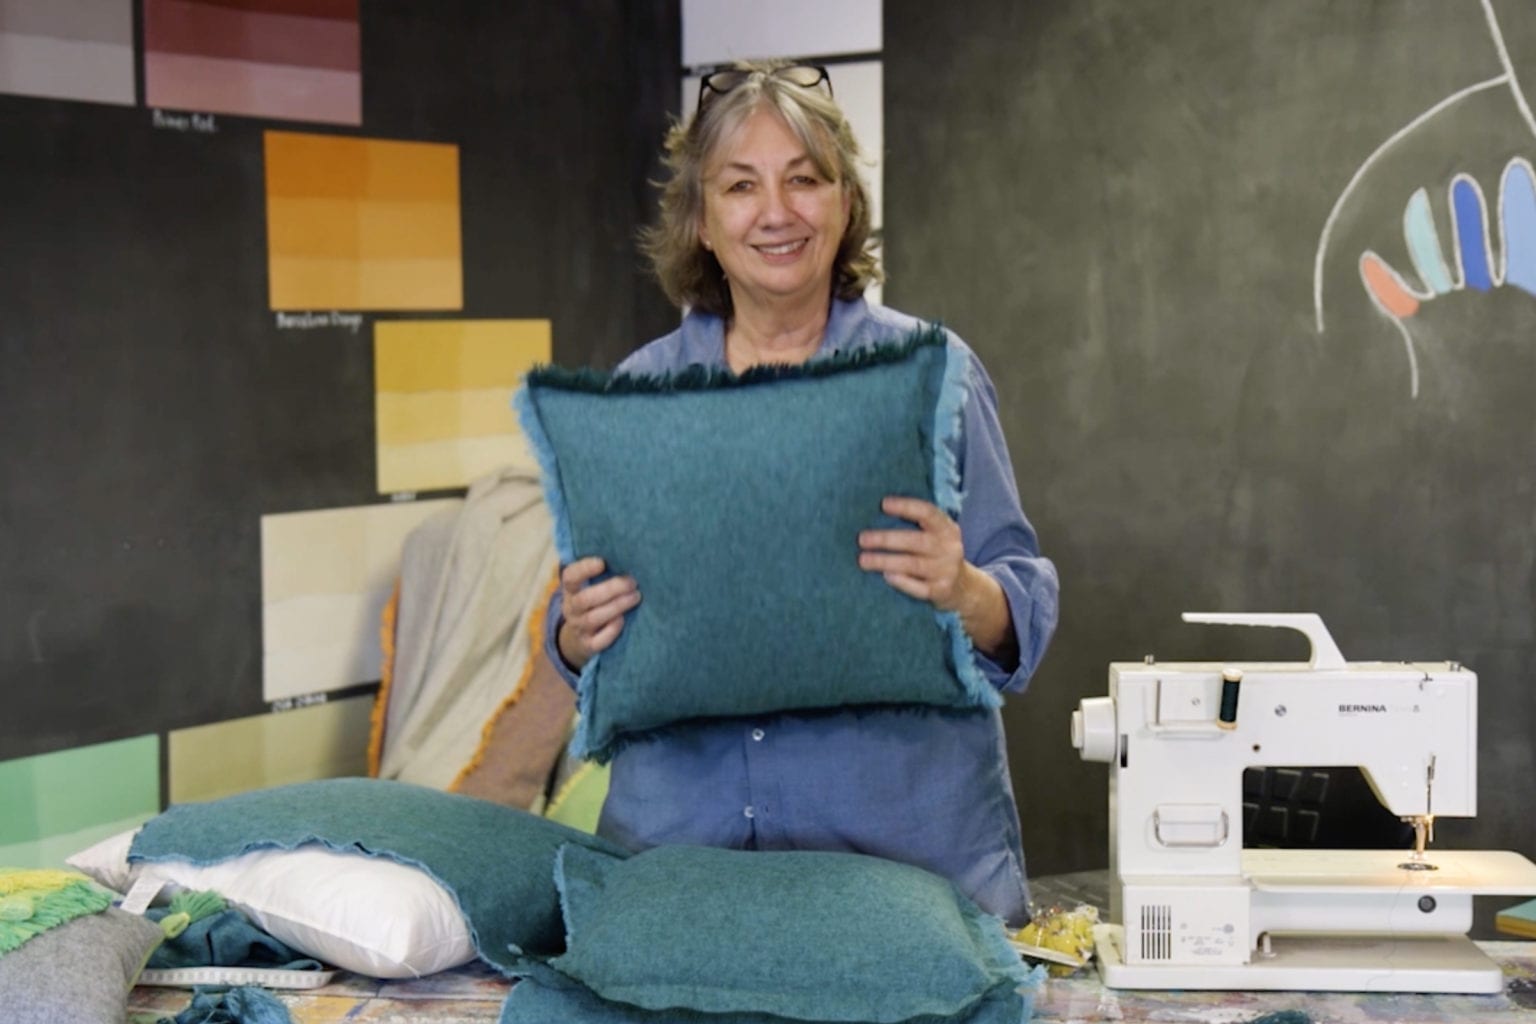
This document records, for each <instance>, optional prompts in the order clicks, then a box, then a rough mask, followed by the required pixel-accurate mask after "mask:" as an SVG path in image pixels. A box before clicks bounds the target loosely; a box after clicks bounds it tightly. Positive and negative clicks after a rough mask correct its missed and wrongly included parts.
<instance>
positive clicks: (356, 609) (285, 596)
mask: <svg viewBox="0 0 1536 1024" xmlns="http://www.w3.org/2000/svg"><path fill="white" fill-rule="evenodd" d="M460 504H461V502H460V501H459V500H458V499H457V498H452V499H446V500H442V501H408V502H396V503H393V504H389V505H364V506H361V507H358V508H342V509H324V510H321V511H317V512H289V513H284V514H281V515H271V516H262V517H261V605H262V608H261V641H262V696H263V699H265V700H269V701H272V700H282V699H284V698H287V697H297V696H302V695H305V694H311V693H324V692H329V691H331V690H339V689H342V688H344V687H348V686H355V685H357V684H358V683H371V682H377V681H378V678H379V665H380V661H381V659H382V656H383V652H382V649H381V646H380V644H379V616H380V614H381V613H382V612H383V610H384V604H385V602H387V601H388V600H389V595H390V593H391V592H392V591H393V589H394V585H395V577H396V576H397V575H398V574H399V569H400V552H401V549H402V547H403V545H404V544H405V538H406V537H407V536H408V535H409V534H410V532H411V531H412V530H414V529H415V528H416V527H417V526H419V525H421V524H422V523H423V522H425V521H426V520H427V519H428V518H430V517H431V516H433V515H435V514H437V513H438V512H441V511H444V510H446V509H452V508H457V507H458V506H459V505H460Z"/></svg>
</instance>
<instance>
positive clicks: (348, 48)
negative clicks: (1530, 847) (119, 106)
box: [144, 0, 363, 125]
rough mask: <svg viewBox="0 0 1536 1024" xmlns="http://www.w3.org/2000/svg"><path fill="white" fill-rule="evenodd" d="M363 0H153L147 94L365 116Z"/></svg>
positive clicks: (311, 114) (328, 116)
mask: <svg viewBox="0 0 1536 1024" xmlns="http://www.w3.org/2000/svg"><path fill="white" fill-rule="evenodd" d="M357 9H358V0H144V101H145V103H147V104H148V105H149V106H151V107H171V108H175V109H179V110H194V111H204V112H211V113H221V114H239V115H244V116H247V117H268V118H281V119H284V120H290V121H320V122H324V123H327V124H351V125H356V124H362V123H363V76H362V60H361V52H360V47H359V33H358V24H357Z"/></svg>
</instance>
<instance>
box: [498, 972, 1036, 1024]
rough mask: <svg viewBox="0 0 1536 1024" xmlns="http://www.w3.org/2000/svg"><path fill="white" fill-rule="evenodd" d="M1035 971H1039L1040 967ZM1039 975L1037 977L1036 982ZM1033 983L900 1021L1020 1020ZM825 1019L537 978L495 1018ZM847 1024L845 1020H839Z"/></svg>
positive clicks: (811, 1023)
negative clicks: (957, 1009)
mask: <svg viewBox="0 0 1536 1024" xmlns="http://www.w3.org/2000/svg"><path fill="white" fill-rule="evenodd" d="M1039 973H1040V974H1041V975H1042V976H1043V974H1044V972H1043V970H1040V971H1039ZM1038 983H1039V979H1036V985H1038ZM1036 991H1037V988H1036V987H1034V986H1032V987H1029V988H1025V989H1023V990H1022V991H1019V992H1014V991H1011V990H1006V989H998V990H996V991H993V992H989V993H988V994H987V995H985V996H983V997H982V998H981V1000H980V1001H978V1002H977V1003H975V1004H974V1005H973V1006H972V1007H971V1008H970V1009H968V1010H965V1011H962V1012H961V1013H958V1014H953V1015H947V1016H942V1017H928V1016H925V1017H913V1018H910V1019H909V1020H907V1021H904V1022H903V1024H1023V1022H1025V1021H1028V1020H1029V1019H1030V1018H1031V1015H1032V1014H1033V1012H1034V996H1035V992H1036ZM556 1021H558V1022H559V1024H830V1022H827V1021H822V1020H806V1021H794V1022H791V1021H788V1020H786V1018H784V1017H775V1016H772V1015H770V1014H764V1013H700V1012H698V1011H696V1010H679V1009H672V1010H642V1009H640V1008H639V1007H637V1006H630V1005H628V1004H626V1003H613V1002H609V1001H608V1000H606V999H602V998H600V997H599V996H597V995H595V994H594V993H592V992H591V991H589V990H588V989H585V988H582V987H580V986H574V987H567V988H551V987H547V986H545V985H542V984H539V983H538V982H536V981H531V980H529V981H522V982H519V983H518V984H517V985H515V986H513V988H512V992H511V994H510V995H508V996H507V1001H506V1002H505V1003H504V1004H503V1005H502V1008H501V1017H500V1024H553V1022H556ZM843 1024H847V1022H843Z"/></svg>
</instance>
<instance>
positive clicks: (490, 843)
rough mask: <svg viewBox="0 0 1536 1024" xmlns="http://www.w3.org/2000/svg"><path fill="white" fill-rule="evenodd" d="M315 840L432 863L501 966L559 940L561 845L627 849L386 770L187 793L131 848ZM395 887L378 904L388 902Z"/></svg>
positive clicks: (213, 850)
mask: <svg viewBox="0 0 1536 1024" xmlns="http://www.w3.org/2000/svg"><path fill="white" fill-rule="evenodd" d="M305 843H319V844H323V845H325V846H327V847H330V848H331V849H335V850H339V851H342V852H344V853H357V854H364V855H368V856H374V857H387V858H389V859H391V860H394V861H397V862H399V863H402V864H410V865H413V866H415V867H419V868H421V869H422V870H424V871H426V872H427V873H428V874H429V875H431V876H432V877H433V878H434V879H436V880H437V881H438V882H439V883H441V884H442V886H443V887H444V888H445V889H447V890H448V891H449V892H450V893H452V894H453V896H454V898H455V899H456V900H457V901H458V904H459V907H460V908H461V909H462V910H463V911H464V915H465V917H466V919H467V920H468V921H469V925H470V929H471V931H472V932H473V935H474V939H475V948H476V950H477V951H478V952H479V954H480V956H481V957H482V958H483V959H485V960H486V961H488V962H489V963H491V964H493V965H495V966H498V967H502V968H503V969H505V968H507V967H509V966H510V965H512V964H514V963H517V962H519V960H518V958H517V957H516V955H515V951H514V947H515V950H520V951H523V952H527V953H530V954H551V953H555V952H557V951H559V950H560V948H561V947H562V945H563V929H562V927H561V922H560V909H559V897H558V894H557V893H556V891H555V885H554V881H553V879H554V863H555V854H556V851H557V850H559V849H560V848H561V846H562V844H578V845H580V846H585V847H591V848H592V849H595V850H604V851H607V852H608V853H610V854H612V855H614V856H623V855H624V854H623V851H622V850H621V849H620V848H619V847H617V846H614V845H613V844H611V843H608V842H606V841H604V840H601V839H598V838H597V837H596V836H591V835H587V834H586V833H583V832H579V831H577V830H575V829H572V828H568V827H566V826H564V825H561V824H559V823H558V822H554V821H550V820H548V819H545V818H541V817H539V816H538V815H534V814H529V813H528V812H526V811H522V810H518V809H517V808H513V807H504V806H502V805H501V804H496V803H492V802H490V801H488V800H479V799H475V798H473V797H467V796H461V795H458V794H455V793H445V792H442V791H440V790H435V789H429V788H427V787H425V786H415V785H411V784H409V783H404V782H393V781H386V780H383V779H357V778H352V779H322V780H319V781H316V782H301V783H297V784H295V785H291V786H275V787H272V788H269V789H261V790H255V791H253V792H249V793H241V794H239V795H237V796H231V797H226V798H225V799H223V800H214V801H210V802H208V803H199V804H179V805H177V806H175V807H172V808H171V809H170V810H168V811H166V812H165V813H164V814H161V815H159V816H158V817H155V818H152V819H150V821H148V822H147V823H146V824H145V825H144V828H143V829H142V830H140V832H139V834H138V835H137V836H135V837H134V840H133V846H132V848H131V850H130V853H129V859H130V860H134V861H139V860H150V861H154V860H182V861H190V862H191V863H194V864H211V863H216V862H218V861H223V860H228V859H229V858H231V857H236V856H239V855H240V854H242V853H245V852H247V851H250V850H256V849H267V848H276V849H284V850H291V849H294V848H296V847H298V846H300V845H302V844H305ZM389 895H390V894H389V893H387V892H381V893H379V894H378V904H377V906H379V907H381V908H387V907H388V900H389Z"/></svg>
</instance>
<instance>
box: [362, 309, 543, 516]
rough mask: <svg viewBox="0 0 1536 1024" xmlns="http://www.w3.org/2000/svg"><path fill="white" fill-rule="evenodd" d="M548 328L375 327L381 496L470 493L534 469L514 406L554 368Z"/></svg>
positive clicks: (523, 323) (502, 324)
mask: <svg viewBox="0 0 1536 1024" xmlns="http://www.w3.org/2000/svg"><path fill="white" fill-rule="evenodd" d="M550 339H551V332H550V323H549V321H548V320H381V321H377V322H375V323H374V325H373V366H374V381H375V396H374V398H375V408H376V411H377V414H378V417H377V429H378V445H379V449H378V453H379V457H378V472H379V493H381V494H392V493H396V492H399V491H428V490H441V489H443V488H449V487H466V486H468V485H469V484H470V483H471V482H472V481H474V480H476V479H478V478H479V477H481V476H483V475H485V474H487V473H490V472H492V471H494V470H496V469H499V468H501V467H503V466H507V465H519V466H529V467H532V466H533V465H534V464H535V463H534V461H533V455H532V453H531V451H530V450H529V449H528V447H527V445H526V444H524V442H523V437H522V432H521V431H520V430H519V429H518V426H517V417H516V415H515V414H514V413H513V412H512V405H511V401H510V399H511V396H512V392H513V391H514V390H515V389H516V388H517V385H518V382H519V381H520V380H521V379H522V375H523V374H524V373H526V372H527V371H528V370H529V369H531V368H532V367H533V365H534V364H535V363H547V362H549V360H550V345H551V341H550Z"/></svg>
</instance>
